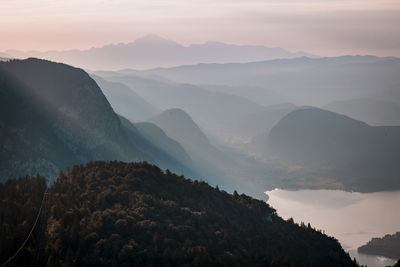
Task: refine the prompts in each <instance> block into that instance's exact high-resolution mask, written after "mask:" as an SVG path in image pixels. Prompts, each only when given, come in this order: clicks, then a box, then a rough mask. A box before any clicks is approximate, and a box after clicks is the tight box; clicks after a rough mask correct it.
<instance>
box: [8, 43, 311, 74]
mask: <svg viewBox="0 0 400 267" xmlns="http://www.w3.org/2000/svg"><path fill="white" fill-rule="evenodd" d="M6 53H7V54H8V55H10V56H12V57H16V58H27V57H39V58H45V59H49V60H54V61H61V62H65V63H68V64H71V65H75V66H79V67H81V68H85V69H93V70H99V69H114V70H117V69H124V68H137V69H148V68H155V67H171V66H178V65H186V64H197V63H215V62H217V63H224V62H249V61H259V60H266V59H274V58H293V57H301V56H311V55H310V54H306V53H303V52H295V53H293V52H290V51H287V50H285V49H281V48H269V47H266V46H249V45H247V46H245V45H231V44H224V43H219V42H206V43H204V44H193V45H190V46H183V45H181V44H178V43H176V42H173V41H170V40H166V39H163V38H161V37H158V36H145V37H143V38H139V39H137V40H136V41H134V42H131V43H126V44H124V43H120V44H110V45H106V46H103V47H99V48H91V49H89V50H68V51H47V52H39V51H28V52H23V51H15V50H9V51H6Z"/></svg>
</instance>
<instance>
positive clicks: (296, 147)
mask: <svg viewBox="0 0 400 267" xmlns="http://www.w3.org/2000/svg"><path fill="white" fill-rule="evenodd" d="M262 141H263V143H264V147H265V151H264V152H265V154H266V155H268V156H269V157H272V158H275V159H277V160H278V161H279V162H280V163H281V164H286V166H288V167H291V168H293V169H297V170H298V171H300V172H302V171H303V172H304V173H313V172H314V174H315V173H316V174H317V175H316V176H319V177H320V178H321V180H324V179H326V180H327V181H328V180H331V181H333V182H334V183H337V185H338V187H342V188H346V189H353V190H359V191H377V190H393V189H395V188H400V180H399V179H398V178H399V177H398V173H399V171H400V165H399V164H398V158H399V157H400V127H394V126H393V127H390V126H387V127H385V126H381V127H372V126H369V125H368V124H366V123H364V122H361V121H357V120H354V119H351V118H349V117H347V116H344V115H340V114H337V113H334V112H330V111H326V110H322V109H317V108H301V109H297V110H295V111H293V112H291V113H289V114H288V115H286V116H285V117H284V118H283V119H282V120H280V121H279V122H278V123H277V124H276V125H275V126H274V128H272V130H271V131H270V133H269V135H268V137H267V138H266V139H264V140H262ZM258 142H261V140H258ZM262 145H263V144H261V143H259V146H262ZM311 180H312V179H311V178H310V181H311ZM316 184H318V183H316Z"/></svg>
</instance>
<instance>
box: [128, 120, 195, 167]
mask: <svg viewBox="0 0 400 267" xmlns="http://www.w3.org/2000/svg"><path fill="white" fill-rule="evenodd" d="M134 127H135V128H136V129H137V130H138V131H139V133H140V134H141V135H142V136H145V137H146V139H147V140H149V141H150V142H151V143H152V144H153V145H155V146H157V147H158V148H160V149H162V150H164V151H165V152H166V153H168V154H169V155H170V156H171V157H173V158H175V159H176V160H177V161H178V162H181V163H183V164H184V166H187V167H190V166H192V165H193V162H192V159H191V158H190V156H189V155H188V154H187V153H186V151H185V150H184V149H183V147H182V145H181V144H180V143H178V142H177V141H175V140H173V139H171V138H169V137H168V136H167V135H166V134H165V133H164V131H163V130H162V129H161V128H159V127H158V126H157V125H155V124H153V123H150V122H138V123H135V124H134Z"/></svg>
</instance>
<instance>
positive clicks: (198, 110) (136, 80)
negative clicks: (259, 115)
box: [96, 72, 264, 130]
mask: <svg viewBox="0 0 400 267" xmlns="http://www.w3.org/2000/svg"><path fill="white" fill-rule="evenodd" d="M96 74H97V75H99V76H102V77H103V78H104V79H106V80H109V81H113V82H120V83H123V84H125V85H127V86H128V87H129V88H131V89H132V90H133V91H135V92H136V93H137V94H138V95H140V96H141V97H143V98H144V99H146V100H147V101H148V102H150V103H151V104H152V105H154V106H155V107H157V108H160V109H162V110H166V109H171V108H180V109H183V110H185V111H186V112H187V113H189V114H190V115H191V116H192V117H193V119H194V120H195V121H196V122H197V123H199V125H200V126H202V127H204V128H206V129H207V130H212V129H213V128H214V127H219V126H220V125H221V122H224V121H230V120H233V119H235V118H237V117H239V116H243V115H246V114H251V113H255V112H258V111H262V110H263V108H264V107H263V106H261V105H258V104H256V103H255V102H253V101H251V100H249V99H247V98H243V97H240V96H237V95H232V94H227V93H221V92H213V91H209V90H206V89H204V88H202V87H199V86H195V85H191V84H179V83H173V82H168V81H161V80H156V79H155V78H149V77H142V76H138V75H136V74H132V73H130V74H126V73H122V74H121V73H120V72H96Z"/></svg>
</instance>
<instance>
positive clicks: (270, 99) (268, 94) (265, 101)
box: [159, 76, 286, 106]
mask: <svg viewBox="0 0 400 267" xmlns="http://www.w3.org/2000/svg"><path fill="white" fill-rule="evenodd" d="M159 77H160V76H159ZM199 86H200V87H202V88H204V89H207V90H209V91H212V92H221V93H225V94H232V95H237V96H240V97H244V98H247V99H249V100H251V101H253V102H255V103H257V104H259V105H262V106H271V105H276V104H279V103H284V102H286V99H285V98H284V97H282V96H281V95H280V94H279V93H277V92H275V91H273V90H270V89H269V88H268V85H265V86H263V87H262V86H251V85H245V84H242V85H223V84H199Z"/></svg>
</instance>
